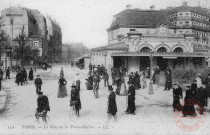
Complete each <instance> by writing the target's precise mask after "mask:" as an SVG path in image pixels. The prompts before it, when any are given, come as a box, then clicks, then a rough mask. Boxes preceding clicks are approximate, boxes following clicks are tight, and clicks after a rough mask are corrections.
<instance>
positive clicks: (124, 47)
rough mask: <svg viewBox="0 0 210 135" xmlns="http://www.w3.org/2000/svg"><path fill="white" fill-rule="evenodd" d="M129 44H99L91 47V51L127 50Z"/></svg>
mask: <svg viewBox="0 0 210 135" xmlns="http://www.w3.org/2000/svg"><path fill="white" fill-rule="evenodd" d="M128 49H129V45H127V44H125V43H117V44H111V45H106V46H101V47H97V48H93V49H92V50H93V51H99V50H123V51H128Z"/></svg>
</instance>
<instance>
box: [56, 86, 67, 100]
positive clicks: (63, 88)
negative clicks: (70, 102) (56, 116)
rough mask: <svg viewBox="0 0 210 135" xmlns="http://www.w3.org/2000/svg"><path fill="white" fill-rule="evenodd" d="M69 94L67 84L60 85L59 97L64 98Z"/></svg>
mask: <svg viewBox="0 0 210 135" xmlns="http://www.w3.org/2000/svg"><path fill="white" fill-rule="evenodd" d="M66 96H67V90H66V86H65V85H64V86H59V87H58V98H63V97H66Z"/></svg>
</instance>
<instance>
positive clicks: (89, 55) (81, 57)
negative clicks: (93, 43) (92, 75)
mask: <svg viewBox="0 0 210 135" xmlns="http://www.w3.org/2000/svg"><path fill="white" fill-rule="evenodd" d="M90 57H91V54H89V53H88V54H85V55H82V56H80V57H78V58H76V59H74V61H79V60H81V59H84V58H90Z"/></svg>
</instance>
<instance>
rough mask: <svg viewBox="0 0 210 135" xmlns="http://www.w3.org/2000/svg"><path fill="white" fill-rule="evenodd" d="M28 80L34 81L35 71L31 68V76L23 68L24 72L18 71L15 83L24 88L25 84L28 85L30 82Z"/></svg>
mask: <svg viewBox="0 0 210 135" xmlns="http://www.w3.org/2000/svg"><path fill="white" fill-rule="evenodd" d="M27 78H28V79H29V80H30V81H32V80H33V79H34V73H33V69H32V68H30V71H29V74H28V73H27V71H26V69H25V68H23V69H22V70H18V71H17V74H16V80H15V82H16V83H17V84H18V85H20V84H21V86H22V85H23V84H26V83H27V82H28V81H27V80H28V79H27Z"/></svg>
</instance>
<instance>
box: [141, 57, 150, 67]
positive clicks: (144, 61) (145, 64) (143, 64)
mask: <svg viewBox="0 0 210 135" xmlns="http://www.w3.org/2000/svg"><path fill="white" fill-rule="evenodd" d="M147 67H149V68H150V59H149V57H148V56H143V57H140V70H141V71H145V70H146V69H147Z"/></svg>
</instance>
